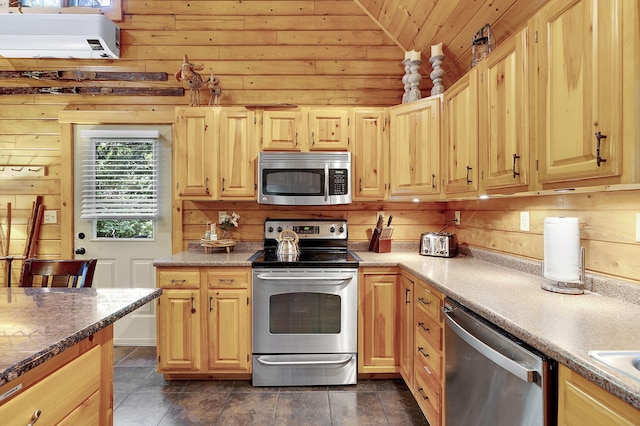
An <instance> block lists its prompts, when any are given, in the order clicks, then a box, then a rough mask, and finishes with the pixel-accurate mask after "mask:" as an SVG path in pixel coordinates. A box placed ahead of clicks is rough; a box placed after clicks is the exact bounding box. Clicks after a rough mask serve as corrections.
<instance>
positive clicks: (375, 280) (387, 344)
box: [358, 267, 399, 374]
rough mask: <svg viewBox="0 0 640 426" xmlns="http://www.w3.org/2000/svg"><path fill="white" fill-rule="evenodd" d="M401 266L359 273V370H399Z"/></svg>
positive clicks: (363, 372) (366, 270)
mask: <svg viewBox="0 0 640 426" xmlns="http://www.w3.org/2000/svg"><path fill="white" fill-rule="evenodd" d="M398 279H399V274H398V272H397V268H384V267H380V268H378V267H367V268H360V271H359V273H358V293H359V295H358V299H359V303H358V308H359V309H358V373H360V374H367V373H372V374H373V373H397V372H399V359H398V355H399V354H398V342H399V340H398V339H397V338H396V333H397V327H398V314H397V305H398V304H397V299H398V287H399V285H398Z"/></svg>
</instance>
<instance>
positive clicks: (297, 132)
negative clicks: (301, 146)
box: [296, 130, 298, 146]
mask: <svg viewBox="0 0 640 426" xmlns="http://www.w3.org/2000/svg"><path fill="white" fill-rule="evenodd" d="M296 146H298V131H297V130H296Z"/></svg>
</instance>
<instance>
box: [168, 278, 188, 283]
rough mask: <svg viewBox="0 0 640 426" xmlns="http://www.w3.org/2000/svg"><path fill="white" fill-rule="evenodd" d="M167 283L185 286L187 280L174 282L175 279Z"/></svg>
mask: <svg viewBox="0 0 640 426" xmlns="http://www.w3.org/2000/svg"><path fill="white" fill-rule="evenodd" d="M169 282H170V283H171V284H178V283H181V284H186V282H187V280H175V279H174V280H171V281H169Z"/></svg>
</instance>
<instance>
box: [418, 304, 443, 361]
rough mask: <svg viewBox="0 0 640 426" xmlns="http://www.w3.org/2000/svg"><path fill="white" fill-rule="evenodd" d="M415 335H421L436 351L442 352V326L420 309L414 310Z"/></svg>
mask: <svg viewBox="0 0 640 426" xmlns="http://www.w3.org/2000/svg"><path fill="white" fill-rule="evenodd" d="M414 323H415V325H416V334H421V335H422V336H424V338H425V339H426V340H427V341H428V342H429V343H430V344H431V345H432V346H433V347H434V348H435V349H437V350H439V351H441V350H442V325H441V324H440V323H439V322H436V321H435V320H434V319H433V318H431V316H429V315H427V313H426V312H425V311H424V310H422V309H416V312H415V317H414Z"/></svg>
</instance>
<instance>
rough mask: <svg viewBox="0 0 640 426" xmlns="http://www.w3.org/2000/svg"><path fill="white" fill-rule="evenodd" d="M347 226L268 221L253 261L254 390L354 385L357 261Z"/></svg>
mask: <svg viewBox="0 0 640 426" xmlns="http://www.w3.org/2000/svg"><path fill="white" fill-rule="evenodd" d="M347 228H348V224H347V221H346V220H318V219H310V220H299V219H267V220H266V221H265V224H264V250H261V251H259V252H257V253H256V254H254V255H253V256H252V257H251V258H250V260H251V261H252V268H253V281H252V285H253V330H252V331H253V333H252V335H253V385H254V386H297V385H300V386H302V385H304V386H309V385H345V384H355V383H356V380H357V370H358V368H357V358H356V353H357V346H358V344H357V328H358V327H357V323H358V322H357V318H358V315H357V312H358V263H359V261H360V260H361V259H359V258H358V257H357V256H356V255H355V254H354V253H352V252H351V251H350V250H348V249H347V230H348V229H347ZM283 231H284V232H283ZM284 235H287V237H286V239H285V237H284ZM292 235H293V236H294V237H295V239H294V240H293V241H292V237H291V236H292ZM294 243H295V244H297V247H298V248H299V251H298V252H297V253H292V252H291V250H290V249H291V245H292V244H294ZM283 244H286V245H285V247H286V248H287V249H288V251H286V252H283V250H281V249H282V247H283ZM279 249H280V250H279Z"/></svg>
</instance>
